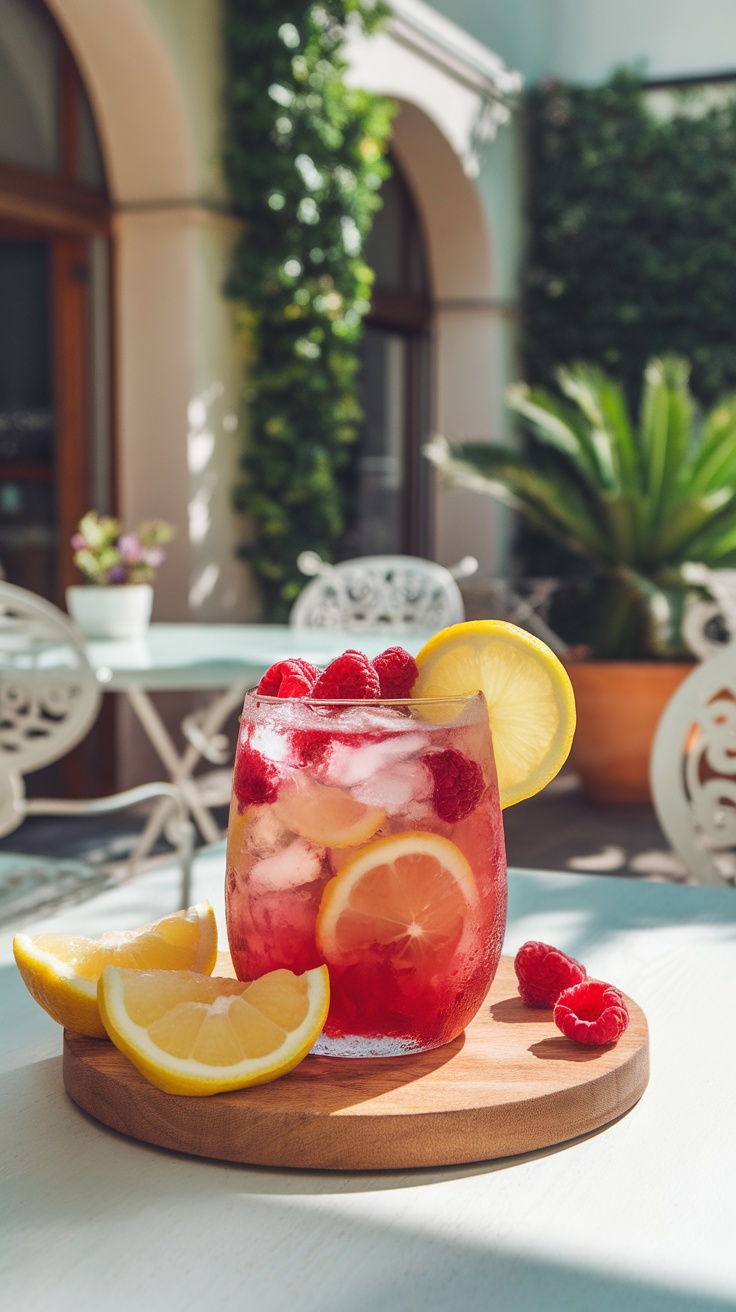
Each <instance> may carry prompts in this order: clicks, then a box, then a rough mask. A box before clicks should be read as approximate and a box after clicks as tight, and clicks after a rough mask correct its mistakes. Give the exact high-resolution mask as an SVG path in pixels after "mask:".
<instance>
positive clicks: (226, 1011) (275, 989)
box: [98, 966, 330, 1096]
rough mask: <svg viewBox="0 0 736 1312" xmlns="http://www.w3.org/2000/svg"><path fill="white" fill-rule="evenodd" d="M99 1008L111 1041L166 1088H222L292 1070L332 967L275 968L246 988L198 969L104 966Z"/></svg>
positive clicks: (192, 1091)
mask: <svg viewBox="0 0 736 1312" xmlns="http://www.w3.org/2000/svg"><path fill="white" fill-rule="evenodd" d="M98 996H99V1004H100V1013H101V1015H102V1018H103V1021H104V1023H105V1028H106V1029H107V1032H108V1034H109V1035H110V1038H111V1039H112V1041H113V1043H114V1044H115V1045H116V1047H118V1048H119V1049H120V1051H121V1052H123V1053H125V1055H126V1057H129V1058H130V1060H131V1061H132V1063H133V1065H134V1066H136V1067H137V1068H138V1070H139V1071H140V1072H141V1074H142V1075H144V1076H145V1077H146V1079H148V1080H150V1082H151V1083H152V1084H155V1085H156V1087H157V1088H159V1089H163V1090H164V1092H165V1093H179V1094H185V1095H192V1096H193V1095H202V1094H213V1093H226V1092H227V1091H228V1090H231V1089H244V1088H247V1087H248V1086H249V1085H253V1084H266V1083H267V1082H268V1081H269V1080H275V1079H278V1077H279V1076H280V1075H285V1074H286V1073H287V1071H290V1070H293V1068H294V1067H295V1066H296V1065H298V1063H299V1062H300V1061H301V1060H302V1059H303V1058H304V1057H306V1055H307V1053H308V1052H309V1049H310V1048H311V1047H313V1045H314V1043H315V1041H316V1039H317V1037H318V1035H319V1034H320V1032H321V1030H322V1027H323V1025H324V1023H325V1019H326V1016H327V1011H328V1008H329V1003H330V979H329V975H328V973H327V967H326V966H319V967H317V969H315V970H309V971H307V972H306V974H304V975H294V974H292V972H291V971H290V970H274V971H272V972H271V973H270V974H268V975H263V976H261V978H260V979H257V980H254V981H253V982H252V983H250V984H246V983H241V981H240V980H237V979H227V978H224V977H222V976H219V975H215V976H211V977H210V976H205V975H197V974H194V973H193V972H192V971H170V970H166V971H164V970H125V969H120V968H119V967H117V966H107V967H106V968H105V970H104V971H103V972H102V976H101V978H100V981H99V985H98Z"/></svg>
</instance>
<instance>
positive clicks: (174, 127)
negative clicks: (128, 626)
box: [48, 0, 221, 620]
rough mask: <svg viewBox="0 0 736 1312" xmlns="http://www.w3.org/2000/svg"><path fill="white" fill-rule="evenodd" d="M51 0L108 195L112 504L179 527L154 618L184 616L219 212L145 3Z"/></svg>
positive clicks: (127, 515)
mask: <svg viewBox="0 0 736 1312" xmlns="http://www.w3.org/2000/svg"><path fill="white" fill-rule="evenodd" d="M48 5H49V9H50V10H51V11H52V12H53V14H54V17H55V18H56V20H57V22H58V23H59V26H60V27H61V28H62V30H63V32H64V35H65V37H66V39H67V41H68V42H69V45H70V47H71V49H72V51H73V53H74V56H75V58H76V61H77V64H78V66H79V69H80V71H81V73H82V76H83V77H84V79H85V82H86V85H87V88H88V91H89V95H90V99H91V102H92V106H93V109H94V113H95V119H96V123H97V128H98V133H99V136H100V140H101V144H102V148H103V153H104V156H105V166H106V170H107V176H108V181H109V186H110V191H111V199H112V202H113V210H114V219H113V232H114V239H115V252H114V257H115V261H114V269H115V275H114V281H115V322H114V333H113V342H114V376H115V383H116V388H115V393H116V400H115V410H116V413H115V428H116V438H117V440H116V449H117V501H118V507H119V511H120V514H121V516H122V517H123V519H124V520H125V521H126V522H128V523H135V522H137V521H139V520H141V519H146V518H149V517H152V516H158V517H160V518H164V519H167V520H170V521H171V522H172V523H174V524H175V525H176V527H177V537H176V539H175V542H174V544H173V547H172V550H171V554H170V559H169V560H168V562H167V565H166V575H165V583H166V586H165V588H164V587H163V586H162V587H161V588H160V589H157V592H156V603H155V618H157V619H159V620H162V619H163V620H166V619H184V618H186V617H187V615H188V613H189V593H190V584H191V578H192V574H193V572H194V569H195V567H196V565H195V561H194V560H193V555H192V550H191V544H190V541H189V532H188V515H189V505H190V503H191V499H192V495H193V489H192V486H191V479H190V475H189V469H188V452H187V434H188V424H187V413H188V407H189V405H190V402H191V400H192V398H193V397H196V396H197V395H198V392H199V391H200V390H201V387H202V383H203V382H204V383H205V384H206V383H207V381H208V380H207V379H206V377H205V378H204V379H203V378H202V376H201V371H200V370H199V369H198V360H197V354H198V350H199V343H198V340H197V323H196V319H197V304H196V302H197V287H196V285H195V283H196V267H197V259H198V254H197V243H201V241H202V233H203V232H204V233H205V234H206V232H207V229H208V228H210V227H212V226H213V224H217V223H218V216H217V215H215V214H213V213H212V212H211V210H208V209H207V208H206V207H204V206H202V205H201V204H200V203H198V201H197V191H198V181H197V162H196V158H195V147H194V141H193V136H192V127H191V124H190V123H189V122H188V120H187V114H186V108H185V105H184V101H183V97H182V94H181V91H180V87H179V83H178V81H177V71H176V69H175V67H174V64H173V61H172V57H171V53H170V51H169V49H168V48H167V46H166V44H165V41H164V39H163V37H162V35H161V33H160V32H159V31H158V29H157V27H156V24H155V22H154V19H153V17H152V15H151V12H150V11H149V9H148V8H147V7H146V5H145V4H144V3H143V2H142V0H105V3H104V4H100V3H99V0H48ZM220 222H221V220H220ZM217 291H218V293H219V287H218V289H217Z"/></svg>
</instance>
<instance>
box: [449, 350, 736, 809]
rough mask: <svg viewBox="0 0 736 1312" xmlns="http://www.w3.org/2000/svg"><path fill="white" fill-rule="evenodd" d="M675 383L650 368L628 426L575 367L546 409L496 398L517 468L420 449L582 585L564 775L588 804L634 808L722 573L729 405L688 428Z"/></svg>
mask: <svg viewBox="0 0 736 1312" xmlns="http://www.w3.org/2000/svg"><path fill="white" fill-rule="evenodd" d="M688 378H689V367H688V364H687V362H686V361H684V360H681V359H679V358H676V357H667V358H663V359H654V360H651V361H650V362H649V363H648V365H647V367H646V370H645V372H644V380H643V387H642V397H641V407H640V416H639V422H638V424H636V425H635V424H634V423H633V422H632V420H631V417H630V413H629V409H628V406H627V402H626V398H625V396H624V394H623V391H622V389H621V388H620V387H619V386H618V385H617V384H616V383H615V382H613V381H612V380H611V379H610V378H609V377H608V376H607V375H606V374H604V373H603V372H602V371H601V370H599V369H596V368H593V367H591V366H586V365H575V366H573V367H570V368H567V369H561V370H560V371H559V373H558V383H559V388H560V393H561V395H559V396H557V395H555V394H552V393H550V392H548V391H546V390H544V389H532V388H529V387H528V386H526V385H525V384H519V385H516V386H514V387H512V388H511V389H510V393H509V404H510V406H511V408H512V409H513V410H514V411H515V412H516V413H517V414H518V415H520V416H521V417H522V419H523V420H524V422H525V426H526V428H527V429H528V431H529V436H530V443H529V452H528V454H524V453H522V452H521V451H519V450H515V449H511V448H509V447H506V446H501V445H497V444H494V443H491V444H489V443H480V442H462V443H459V444H456V445H453V446H452V447H450V445H449V444H448V443H447V441H446V440H445V439H444V438H441V437H440V438H436V439H435V440H434V441H433V442H432V443H431V444H430V446H429V447H428V449H427V455H428V456H429V458H430V459H431V460H432V461H433V463H434V464H435V465H437V466H438V467H439V468H440V469H441V470H443V471H444V472H445V474H446V475H447V476H448V478H449V479H450V480H451V482H453V483H454V484H455V485H456V486H461V487H465V488H472V489H474V490H476V491H479V492H485V493H488V494H489V495H491V496H493V497H495V498H496V499H497V500H499V501H501V502H503V503H504V504H506V505H509V506H512V507H513V508H514V509H515V510H518V511H519V512H520V513H521V514H522V515H523V516H524V517H525V518H526V520H527V521H528V522H529V523H530V524H532V525H534V526H535V528H536V529H538V530H541V531H542V533H543V534H545V535H546V536H547V537H548V538H550V539H552V540H554V541H555V542H557V543H559V544H562V545H563V546H564V547H566V548H567V549H568V550H569V551H570V552H572V553H573V554H574V555H576V556H577V557H578V558H580V559H581V560H583V561H585V562H586V564H587V566H588V569H589V571H590V573H591V575H592V577H593V578H594V579H595V581H596V584H597V586H596V588H595V592H596V594H597V595H596V601H597V605H596V607H595V610H596V614H595V616H593V617H592V630H591V633H590V645H589V659H587V660H580V661H571V662H570V663H569V664H568V669H569V673H570V677H571V679H572V682H573V686H574V689H575V695H576V700H577V703H578V731H577V733H576V738H575V743H574V745H573V754H572V756H573V762H574V763H575V764H576V766H577V768H578V771H579V773H580V774H581V777H582V782H583V787H584V788H585V789H586V792H587V793H588V794H589V795H590V796H592V797H594V798H596V799H597V800H600V801H606V802H629V801H632V802H642V801H647V800H648V798H649V788H648V760H649V751H650V747H651V741H652V736H653V733H654V729H655V727H656V724H657V720H658V719H659V716H660V714H661V711H662V710H663V708H664V706H665V705H666V703H667V701H668V699H669V697H670V696H671V695H672V693H673V692H674V690H675V688H676V687H677V686H678V684H679V683H680V682H681V681H682V679H683V678H684V677H685V676H686V674H687V673H688V672H689V670H690V669H691V668H692V664H691V662H692V656H691V654H690V652H689V651H688V650H687V648H686V647H685V645H684V642H683V639H682V636H681V626H682V618H683V613H684V608H685V606H686V605H687V604H688V602H689V600H690V599H691V598H692V597H693V596H701V597H702V595H703V587H704V575H705V571H704V570H703V566H707V567H708V568H710V569H719V568H722V567H728V566H733V565H736V397H734V396H730V397H727V398H725V399H724V400H723V401H721V402H720V403H719V404H718V405H717V406H716V407H715V408H714V409H713V410H711V411H710V413H709V414H707V415H706V416H705V417H704V418H699V416H698V414H697V410H696V406H695V403H694V401H693V398H692V395H691V393H690V390H689V386H688Z"/></svg>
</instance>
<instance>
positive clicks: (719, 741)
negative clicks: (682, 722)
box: [685, 689, 736, 849]
mask: <svg viewBox="0 0 736 1312" xmlns="http://www.w3.org/2000/svg"><path fill="white" fill-rule="evenodd" d="M729 694H730V695H729ZM685 784H686V788H687V792H688V795H689V798H690V806H691V809H692V815H693V820H694V823H695V825H696V826H697V828H698V830H699V831H700V833H701V835H702V836H703V838H705V839H706V840H708V841H709V842H710V843H711V844H713V846H714V847H717V848H721V849H724V848H727V847H731V846H736V689H734V690H731V689H723V690H722V691H721V692H720V693H719V694H718V695H717V696H716V697H714V698H712V699H711V700H710V701H709V702H708V703H707V704H706V705H705V706H704V707H703V708H702V710H701V711H700V714H699V715H698V717H697V719H696V720H695V721H694V723H693V726H692V728H691V730H690V735H689V748H688V750H687V752H686V756H685Z"/></svg>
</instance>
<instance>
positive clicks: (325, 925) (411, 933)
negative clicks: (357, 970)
mask: <svg viewBox="0 0 736 1312" xmlns="http://www.w3.org/2000/svg"><path fill="white" fill-rule="evenodd" d="M477 903H478V889H477V886H476V883H475V878H474V876H473V872H472V870H471V868H470V866H469V864H468V862H467V860H466V859H465V857H464V856H463V854H462V852H461V851H460V849H459V848H458V847H456V846H455V844H454V843H451V842H450V840H449V839H448V838H443V837H442V836H441V835H440V834H433V833H427V832H422V831H419V830H417V831H410V832H408V833H403V834H392V835H391V836H390V837H388V838H379V839H377V841H376V842H375V843H370V844H369V845H368V846H367V847H364V848H363V849H362V850H361V851H360V852H358V853H357V854H356V855H355V856H353V857H351V859H350V860H349V861H347V862H346V863H345V865H344V866H343V867H342V870H341V871H340V873H339V874H338V875H336V876H335V877H334V879H331V880H330V882H329V883H328V884H327V886H326V888H325V891H324V893H323V894H322V902H321V904H320V909H319V914H318V916H317V943H318V945H319V948H320V951H321V952H322V954H323V956H324V957H325V960H326V961H327V964H328V966H329V965H330V964H331V963H332V962H335V963H337V962H340V963H341V964H344V963H345V962H346V961H349V960H350V959H351V958H353V957H354V958H355V959H356V960H360V961H364V960H365V958H366V956H368V957H370V956H371V955H373V956H374V957H376V959H378V958H380V961H381V963H382V965H384V966H389V965H390V966H391V967H392V968H393V969H394V970H396V969H417V968H419V969H422V968H426V969H427V970H429V971H430V972H431V971H432V970H433V968H434V964H435V962H436V960H437V958H438V957H439V956H440V955H442V954H444V953H445V952H447V951H452V950H454V948H455V947H456V946H457V944H458V943H459V942H460V939H461V937H462V933H463V928H464V925H465V921H466V918H467V916H468V913H469V911H471V910H473V908H475V907H476V906H477Z"/></svg>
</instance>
